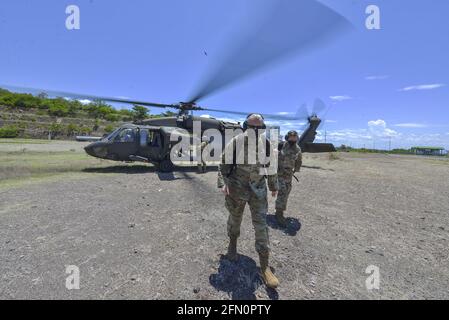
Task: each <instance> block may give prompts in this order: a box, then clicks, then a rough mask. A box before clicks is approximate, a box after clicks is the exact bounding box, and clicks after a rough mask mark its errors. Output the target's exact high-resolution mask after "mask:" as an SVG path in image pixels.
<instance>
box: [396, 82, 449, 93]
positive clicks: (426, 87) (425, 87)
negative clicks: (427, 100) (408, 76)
mask: <svg viewBox="0 0 449 320" xmlns="http://www.w3.org/2000/svg"><path fill="white" fill-rule="evenodd" d="M444 86H445V84H444V83H434V84H420V85H417V86H409V87H405V88H402V89H399V91H413V90H433V89H438V88H441V87H444Z"/></svg>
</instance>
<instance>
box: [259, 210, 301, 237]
mask: <svg viewBox="0 0 449 320" xmlns="http://www.w3.org/2000/svg"><path fill="white" fill-rule="evenodd" d="M285 220H287V221H286V222H287V227H286V228H282V227H281V226H280V225H279V224H278V223H277V221H276V216H275V215H274V214H268V215H267V224H268V226H269V227H270V228H272V229H276V230H281V231H282V232H284V233H285V234H286V235H288V236H292V237H294V236H296V235H297V234H298V232H299V230H301V222H299V220H298V219H296V218H289V217H286V218H285Z"/></svg>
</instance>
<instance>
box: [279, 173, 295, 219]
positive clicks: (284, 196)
mask: <svg viewBox="0 0 449 320" xmlns="http://www.w3.org/2000/svg"><path fill="white" fill-rule="evenodd" d="M278 182H279V191H278V196H277V198H276V211H285V210H286V209H287V201H288V196H289V195H290V191H292V176H278Z"/></svg>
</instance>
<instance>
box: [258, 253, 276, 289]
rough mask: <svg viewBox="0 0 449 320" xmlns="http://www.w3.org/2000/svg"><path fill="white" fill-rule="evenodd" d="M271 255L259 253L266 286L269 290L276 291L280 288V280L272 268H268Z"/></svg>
mask: <svg viewBox="0 0 449 320" xmlns="http://www.w3.org/2000/svg"><path fill="white" fill-rule="evenodd" d="M269 256H270V255H269V253H268V252H267V253H259V260H260V271H261V273H262V278H263V280H264V281H265V284H266V285H267V287H268V288H272V289H276V288H277V287H278V286H279V280H278V278H276V276H275V275H274V274H273V272H271V269H270V267H269V266H268V258H269Z"/></svg>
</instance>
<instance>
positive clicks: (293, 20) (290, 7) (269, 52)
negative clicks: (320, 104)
mask: <svg viewBox="0 0 449 320" xmlns="http://www.w3.org/2000/svg"><path fill="white" fill-rule="evenodd" d="M269 2H270V1H269ZM253 11H254V10H253ZM249 20H251V21H258V22H256V23H252V24H251V27H249V28H248V30H242V28H239V29H238V30H236V32H235V34H234V36H233V37H231V41H232V42H231V43H228V44H227V45H225V46H224V48H225V49H223V50H222V51H221V54H219V55H218V56H220V57H219V59H218V60H217V61H216V62H215V65H214V66H213V67H212V68H211V69H210V72H209V73H207V74H206V75H205V77H204V78H203V80H202V82H201V83H200V84H199V86H198V87H197V88H196V90H195V92H194V94H192V96H191V99H189V100H188V101H190V102H196V101H198V100H201V99H203V98H205V97H206V96H208V95H210V94H212V93H215V92H216V91H218V90H221V89H223V88H225V87H227V86H229V85H230V84H232V83H234V82H236V81H239V80H241V79H243V78H245V77H248V76H250V75H252V74H253V73H255V72H257V71H259V70H260V69H263V68H266V67H268V66H269V65H270V64H273V63H277V62H280V61H281V60H283V59H285V58H288V57H289V56H291V55H292V53H296V52H298V51H300V53H304V52H305V50H306V49H310V48H311V47H313V46H318V45H320V44H322V43H324V42H325V41H326V40H328V39H330V38H332V37H334V36H336V35H338V34H339V33H341V32H342V31H344V30H346V29H349V27H350V26H352V25H351V23H350V22H349V21H348V20H347V19H346V18H344V17H343V16H342V15H340V14H339V13H337V12H335V11H333V10H332V9H330V8H329V7H327V6H325V5H323V4H321V3H319V2H318V1H316V0H301V1H291V0H272V1H271V2H270V10H267V11H266V12H264V15H263V16H262V17H254V18H253V17H252V18H251V19H249ZM226 48H228V50H226ZM229 48H230V49H229Z"/></svg>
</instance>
